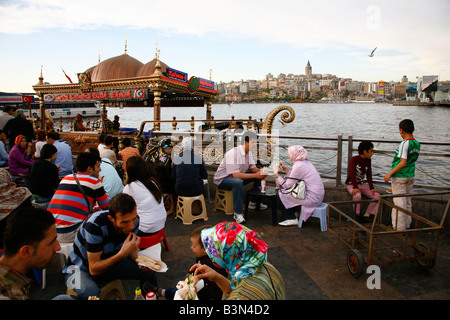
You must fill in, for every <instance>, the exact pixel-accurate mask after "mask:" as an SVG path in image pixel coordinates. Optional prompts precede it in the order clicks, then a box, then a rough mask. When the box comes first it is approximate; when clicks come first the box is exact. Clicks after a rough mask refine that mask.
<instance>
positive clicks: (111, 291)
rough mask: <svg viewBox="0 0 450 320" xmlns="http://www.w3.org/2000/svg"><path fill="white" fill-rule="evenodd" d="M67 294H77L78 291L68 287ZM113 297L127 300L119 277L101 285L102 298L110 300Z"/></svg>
mask: <svg viewBox="0 0 450 320" xmlns="http://www.w3.org/2000/svg"><path fill="white" fill-rule="evenodd" d="M66 294H67V295H69V296H76V295H77V293H76V292H75V291H73V290H72V289H67V291H66ZM111 297H116V298H117V299H118V300H126V299H127V298H126V296H125V292H124V291H123V286H122V281H120V280H119V279H116V280H113V281H110V282H108V283H107V284H105V285H104V286H102V287H100V297H98V298H99V299H100V300H109V299H110V298H111Z"/></svg>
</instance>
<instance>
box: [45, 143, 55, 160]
mask: <svg viewBox="0 0 450 320" xmlns="http://www.w3.org/2000/svg"><path fill="white" fill-rule="evenodd" d="M56 152H58V149H56V147H55V146H54V145H52V144H51V143H46V144H44V146H43V147H42V150H41V159H49V158H50V157H51V156H53V155H54V154H55V153H56Z"/></svg>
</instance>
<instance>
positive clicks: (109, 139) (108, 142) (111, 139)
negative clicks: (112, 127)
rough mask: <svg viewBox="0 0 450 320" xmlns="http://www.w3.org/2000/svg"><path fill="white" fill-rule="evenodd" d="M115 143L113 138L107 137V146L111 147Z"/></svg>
mask: <svg viewBox="0 0 450 320" xmlns="http://www.w3.org/2000/svg"><path fill="white" fill-rule="evenodd" d="M113 142H114V138H113V137H111V136H106V138H105V146H109V145H111V144H112V143H113Z"/></svg>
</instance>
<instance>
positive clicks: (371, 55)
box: [368, 47, 377, 58]
mask: <svg viewBox="0 0 450 320" xmlns="http://www.w3.org/2000/svg"><path fill="white" fill-rule="evenodd" d="M375 50H377V47H375V49H373V50H372V52H371V53H370V54H368V56H369V57H371V58H372V57H373V53H374V52H375Z"/></svg>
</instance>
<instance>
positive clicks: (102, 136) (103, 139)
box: [98, 133, 107, 143]
mask: <svg viewBox="0 0 450 320" xmlns="http://www.w3.org/2000/svg"><path fill="white" fill-rule="evenodd" d="M106 136H107V134H106V133H102V134H100V136H99V137H98V142H100V143H105V138H106Z"/></svg>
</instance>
